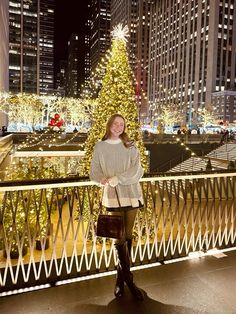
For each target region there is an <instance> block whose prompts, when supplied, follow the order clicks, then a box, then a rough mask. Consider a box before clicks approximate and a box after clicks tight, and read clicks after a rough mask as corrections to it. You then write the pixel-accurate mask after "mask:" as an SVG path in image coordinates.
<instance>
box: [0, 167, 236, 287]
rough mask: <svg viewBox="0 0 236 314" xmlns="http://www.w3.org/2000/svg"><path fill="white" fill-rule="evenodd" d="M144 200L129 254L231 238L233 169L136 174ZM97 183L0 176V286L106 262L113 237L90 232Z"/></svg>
mask: <svg viewBox="0 0 236 314" xmlns="http://www.w3.org/2000/svg"><path fill="white" fill-rule="evenodd" d="M141 184H142V188H143V194H144V199H145V206H144V208H143V209H142V210H140V211H139V212H138V215H137V218H136V221H135V227H134V242H133V247H132V262H133V264H135V265H139V264H147V263H152V262H156V261H161V260H167V259H171V258H173V257H180V256H186V255H187V254H188V253H189V252H193V251H199V250H208V249H211V248H214V247H217V248H220V247H226V246H233V245H234V244H235V236H236V232H235V220H236V213H235V211H236V209H235V206H234V205H235V189H236V173H233V172H225V173H214V174H191V175H180V174H179V175H176V174H175V175H173V174H171V175H170V174H168V175H167V174H166V175H160V176H155V177H146V178H142V179H141ZM100 193H101V191H100V188H99V187H97V186H96V185H94V184H93V182H90V181H85V180H83V181H79V180H77V179H76V178H74V179H67V180H64V181H63V183H60V181H59V180H51V181H48V182H47V181H44V182H37V184H35V182H25V183H24V184H22V183H20V182H19V183H17V182H12V183H11V182H8V183H7V182H3V183H1V184H0V197H1V207H0V287H1V289H0V290H2V291H3V290H12V289H15V288H19V287H25V286H32V285H38V284H43V283H55V282H56V281H58V280H62V279H67V278H73V277H78V276H84V275H88V274H93V273H95V272H101V273H102V272H105V271H108V270H114V267H115V264H116V262H117V260H116V254H115V250H114V241H113V240H110V239H104V238H98V237H96V232H95V231H96V220H97V214H98V208H99V200H100Z"/></svg>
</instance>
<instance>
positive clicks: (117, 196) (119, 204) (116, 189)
mask: <svg viewBox="0 0 236 314" xmlns="http://www.w3.org/2000/svg"><path fill="white" fill-rule="evenodd" d="M115 192H116V197H117V201H118V205H119V207H121V205H120V199H119V196H118V193H117V189H116V186H115Z"/></svg>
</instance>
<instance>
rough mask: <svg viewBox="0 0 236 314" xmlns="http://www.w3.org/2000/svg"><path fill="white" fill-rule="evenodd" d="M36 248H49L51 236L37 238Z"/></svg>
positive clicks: (39, 249)
mask: <svg viewBox="0 0 236 314" xmlns="http://www.w3.org/2000/svg"><path fill="white" fill-rule="evenodd" d="M35 248H36V250H38V251H42V250H43V249H44V250H47V249H48V248H49V238H48V237H47V238H42V239H36V241H35Z"/></svg>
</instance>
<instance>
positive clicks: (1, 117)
mask: <svg viewBox="0 0 236 314" xmlns="http://www.w3.org/2000/svg"><path fill="white" fill-rule="evenodd" d="M0 43H1V44H0V93H1V92H8V90H9V79H8V77H9V72H8V71H9V53H8V43H9V15H8V0H2V1H0ZM6 124H7V116H6V115H5V114H4V113H3V112H2V111H0V127H2V126H3V125H6Z"/></svg>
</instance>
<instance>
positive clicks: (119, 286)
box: [114, 263, 124, 297]
mask: <svg viewBox="0 0 236 314" xmlns="http://www.w3.org/2000/svg"><path fill="white" fill-rule="evenodd" d="M123 294H124V278H123V273H122V268H121V265H120V263H118V265H117V275H116V284H115V289H114V295H115V297H121V296H122V295H123Z"/></svg>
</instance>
